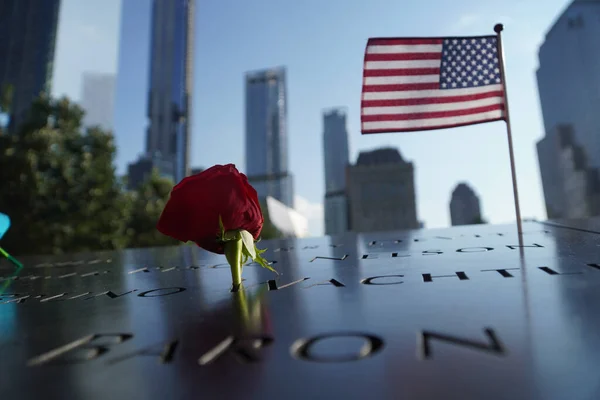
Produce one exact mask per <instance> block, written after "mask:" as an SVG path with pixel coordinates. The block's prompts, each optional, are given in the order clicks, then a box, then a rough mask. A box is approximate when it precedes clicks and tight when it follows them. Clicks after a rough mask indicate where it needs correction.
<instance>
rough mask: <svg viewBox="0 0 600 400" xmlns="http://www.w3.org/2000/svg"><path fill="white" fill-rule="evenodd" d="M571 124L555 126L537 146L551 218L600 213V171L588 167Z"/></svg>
mask: <svg viewBox="0 0 600 400" xmlns="http://www.w3.org/2000/svg"><path fill="white" fill-rule="evenodd" d="M575 136H576V135H575V131H574V129H573V126H572V125H566V124H561V125H556V126H555V127H554V128H553V129H551V130H550V131H547V132H546V136H545V137H544V138H543V139H542V140H540V141H539V142H538V143H537V151H538V159H539V163H540V173H541V176H542V186H543V188H544V198H545V200H546V213H547V215H548V218H550V219H561V218H570V219H573V218H585V217H588V216H590V215H598V214H600V179H599V169H598V168H594V167H590V166H589V165H588V162H587V160H588V158H587V157H586V152H585V149H584V148H583V146H581V145H579V144H578V143H576V141H575Z"/></svg>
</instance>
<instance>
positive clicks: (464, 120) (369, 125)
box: [362, 110, 504, 133]
mask: <svg viewBox="0 0 600 400" xmlns="http://www.w3.org/2000/svg"><path fill="white" fill-rule="evenodd" d="M502 118H504V112H503V111H502V110H494V111H489V112H486V113H481V114H473V115H463V116H458V117H448V118H438V119H428V120H407V121H374V122H363V124H362V133H385V132H398V131H418V130H423V129H444V128H452V127H455V126H461V125H470V124H474V123H480V122H487V121H498V120H500V119H502Z"/></svg>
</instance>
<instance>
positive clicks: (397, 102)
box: [362, 90, 502, 108]
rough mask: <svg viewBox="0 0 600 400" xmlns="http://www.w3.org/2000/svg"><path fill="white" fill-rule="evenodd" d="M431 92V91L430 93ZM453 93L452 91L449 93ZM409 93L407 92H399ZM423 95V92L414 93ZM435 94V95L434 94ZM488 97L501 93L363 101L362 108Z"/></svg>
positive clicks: (451, 101) (437, 102) (500, 95)
mask: <svg viewBox="0 0 600 400" xmlns="http://www.w3.org/2000/svg"><path fill="white" fill-rule="evenodd" d="M431 92H432V91H431ZM452 92H454V90H452V91H451V94H452ZM400 93H409V92H400ZM416 93H418V94H423V93H424V92H416ZM436 94H437V93H436ZM490 97H502V91H501V90H497V91H493V92H484V93H475V94H467V95H461V96H446V97H443V96H435V97H416V98H402V99H383V100H363V102H362V106H363V107H365V108H366V107H397V106H415V105H418V104H441V103H456V102H461V101H473V100H480V99H487V98H490Z"/></svg>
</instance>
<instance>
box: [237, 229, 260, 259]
mask: <svg viewBox="0 0 600 400" xmlns="http://www.w3.org/2000/svg"><path fill="white" fill-rule="evenodd" d="M240 234H241V235H242V242H243V243H244V249H245V250H246V251H247V252H248V255H249V256H250V257H252V259H254V258H256V250H255V247H254V238H253V237H252V235H251V234H250V232H248V231H245V230H241V231H240Z"/></svg>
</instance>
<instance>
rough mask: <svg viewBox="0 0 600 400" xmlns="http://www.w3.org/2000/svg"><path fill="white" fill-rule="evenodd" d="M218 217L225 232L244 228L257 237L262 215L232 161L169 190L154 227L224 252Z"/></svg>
mask: <svg viewBox="0 0 600 400" xmlns="http://www.w3.org/2000/svg"><path fill="white" fill-rule="evenodd" d="M219 217H221V220H222V221H223V227H224V228H225V231H231V230H246V231H248V232H250V234H252V236H253V237H254V239H255V240H256V239H258V236H259V235H260V231H261V230H262V227H263V222H264V219H263V215H262V212H261V210H260V204H259V203H258V195H257V194H256V190H254V188H253V187H252V186H251V185H250V184H249V183H248V178H247V177H246V175H244V174H241V173H240V172H239V171H238V170H237V169H236V168H235V165H233V164H227V165H215V166H214V167H211V168H209V169H207V170H204V171H202V172H201V173H199V174H197V175H194V176H190V177H187V178H185V179H183V180H182V181H181V182H179V183H178V184H177V185H176V186H175V187H174V188H173V190H172V191H171V197H170V198H169V201H168V202H167V204H166V205H165V209H164V210H163V212H162V214H161V216H160V219H159V220H158V224H157V226H156V227H157V229H158V230H159V231H160V232H161V233H163V234H165V235H167V236H171V237H173V238H175V239H177V240H180V241H182V242H187V241H189V240H191V241H193V242H196V244H197V245H198V246H200V247H202V248H203V249H206V250H208V251H212V252H213V253H218V254H223V253H224V246H223V243H222V242H220V241H218V238H219V237H220V234H221V228H220V226H219Z"/></svg>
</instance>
